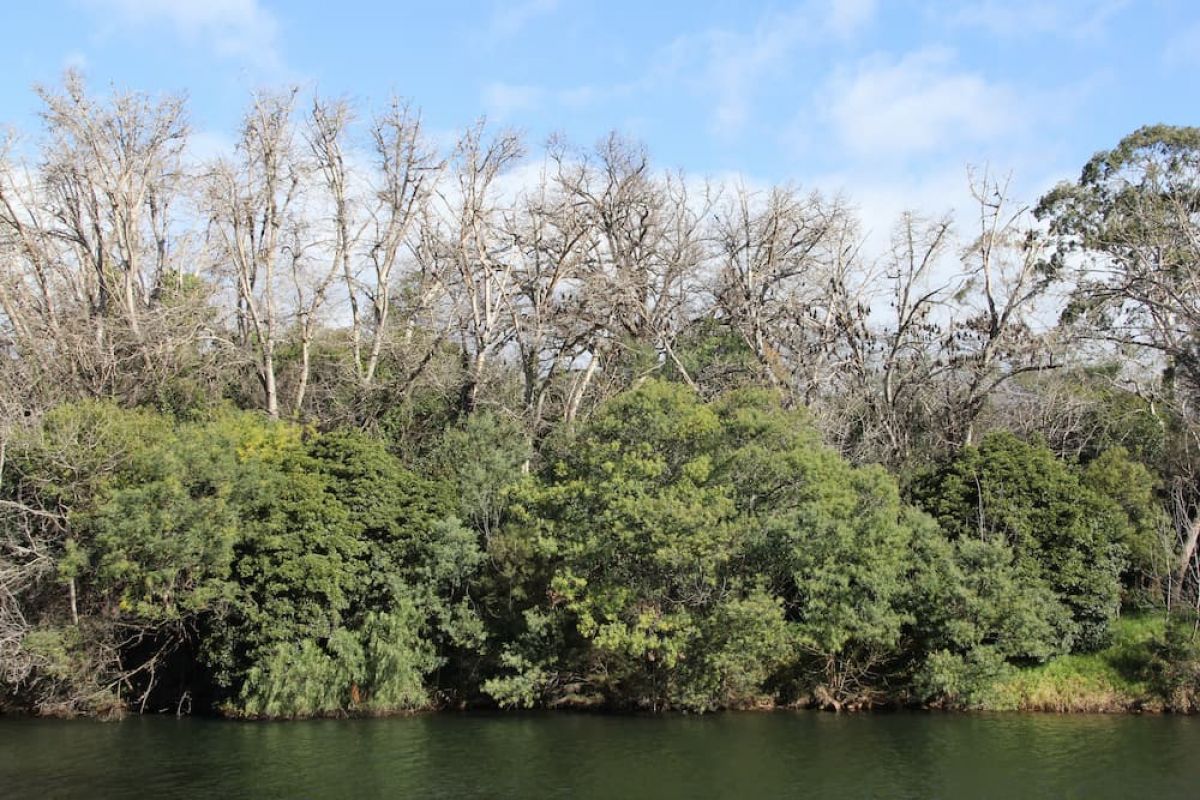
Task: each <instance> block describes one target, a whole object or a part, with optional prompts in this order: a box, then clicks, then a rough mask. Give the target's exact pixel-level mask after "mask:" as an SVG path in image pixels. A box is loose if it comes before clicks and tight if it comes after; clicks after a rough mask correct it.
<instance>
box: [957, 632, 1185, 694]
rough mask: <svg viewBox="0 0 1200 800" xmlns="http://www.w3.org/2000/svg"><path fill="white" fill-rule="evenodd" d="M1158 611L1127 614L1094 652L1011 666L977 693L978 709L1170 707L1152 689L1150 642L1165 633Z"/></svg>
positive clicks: (1152, 653)
mask: <svg viewBox="0 0 1200 800" xmlns="http://www.w3.org/2000/svg"><path fill="white" fill-rule="evenodd" d="M1165 629H1166V620H1165V619H1164V618H1163V617H1162V616H1158V615H1145V616H1136V615H1135V616H1127V617H1123V618H1121V619H1118V620H1116V621H1115V622H1114V624H1113V626H1112V641H1111V643H1110V644H1109V645H1108V646H1107V647H1105V648H1104V649H1102V650H1098V651H1096V652H1094V653H1073V654H1070V655H1065V656H1061V657H1059V658H1056V659H1054V660H1053V661H1050V662H1047V663H1045V664H1041V665H1038V666H1034V667H1025V668H1022V669H1019V670H1016V671H1015V672H1014V673H1013V674H1011V675H1008V676H1006V677H1004V678H1002V679H1000V680H998V681H996V682H995V683H994V684H993V685H992V686H991V687H990V688H989V689H988V690H986V691H985V692H984V693H983V697H984V700H983V702H981V703H980V704H979V708H980V709H981V710H988V711H1039V712H1052V713H1106V714H1112V713H1155V712H1163V711H1167V710H1170V709H1169V704H1168V701H1167V698H1165V697H1164V696H1162V695H1161V694H1160V693H1159V692H1157V691H1156V689H1155V686H1154V684H1153V681H1152V679H1151V676H1152V674H1153V665H1154V652H1153V646H1154V643H1155V642H1158V641H1161V640H1162V638H1163V636H1164V635H1165Z"/></svg>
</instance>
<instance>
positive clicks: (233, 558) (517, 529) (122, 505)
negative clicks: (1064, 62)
mask: <svg viewBox="0 0 1200 800" xmlns="http://www.w3.org/2000/svg"><path fill="white" fill-rule="evenodd" d="M532 455H533V454H532V453H531V451H530V450H529V445H528V442H527V440H526V439H525V438H524V436H523V435H522V434H521V432H520V430H519V429H517V428H514V427H512V426H509V425H507V424H506V423H504V422H502V421H501V420H500V419H498V418H495V417H492V416H490V415H487V414H478V415H474V416H472V417H471V418H469V419H468V420H467V421H466V423H465V424H464V425H461V426H453V427H450V428H448V429H447V430H446V432H445V434H444V435H443V436H442V437H441V438H440V443H439V444H438V445H437V446H436V447H433V448H431V449H430V450H429V451H428V452H427V453H425V454H423V455H420V456H419V458H418V459H417V461H418V462H419V463H420V464H422V465H423V466H422V469H423V470H424V471H425V472H426V473H427V474H428V475H429V476H430V477H421V476H419V475H418V474H416V473H414V472H413V471H411V470H410V469H408V468H406V467H405V466H404V465H403V462H402V461H401V459H400V458H399V457H398V456H397V455H396V454H395V453H394V452H392V451H391V450H390V449H389V447H388V444H387V442H386V440H383V439H380V438H374V437H370V436H367V435H365V434H362V433H358V432H353V431H348V430H341V429H334V430H330V431H328V432H319V431H317V430H314V429H308V428H303V427H300V426H297V425H295V424H292V423H288V422H278V421H268V420H265V419H263V418H261V417H259V416H256V415H253V414H249V413H244V412H233V411H224V410H217V411H211V412H205V413H202V414H200V415H199V416H196V417H192V418H190V419H186V420H173V419H172V418H170V417H166V416H162V415H159V414H155V413H151V412H146V411H123V410H120V409H119V408H117V407H115V406H113V405H109V404H104V403H81V404H74V405H64V406H61V407H60V408H58V409H56V410H55V411H54V412H52V413H50V414H48V415H46V417H45V418H44V419H43V421H42V423H41V425H40V426H39V427H38V428H37V429H34V430H31V431H30V433H29V434H28V436H26V437H25V438H22V439H20V440H18V441H15V442H13V443H12V444H11V445H10V451H9V456H8V465H7V468H6V469H7V478H6V482H5V489H4V491H5V497H6V498H7V499H9V500H10V501H11V502H21V503H24V504H27V505H29V504H32V503H33V502H34V501H36V502H37V503H38V507H39V508H43V509H53V510H54V511H53V512H50V511H47V515H46V516H45V517H44V518H42V517H39V518H36V519H37V520H41V521H40V522H36V523H35V524H41V525H44V530H42V531H41V534H42V535H43V537H44V541H46V542H47V543H48V545H49V546H50V548H51V549H49V550H47V552H46V557H47V558H48V559H50V560H51V561H52V563H53V567H52V569H50V570H49V571H47V573H46V578H45V580H44V581H42V582H41V583H40V584H39V585H37V586H36V587H31V591H33V592H36V593H37V596H38V597H40V598H41V599H40V600H39V601H38V607H40V608H42V609H43V611H42V615H41V618H40V620H38V621H37V624H36V626H35V627H34V629H33V630H32V631H31V632H30V633H29V634H28V635H27V636H26V637H25V639H24V641H23V642H22V644H21V648H22V651H21V652H22V656H23V657H25V658H26V659H27V660H28V664H29V668H28V671H27V673H26V675H24V676H23V677H22V679H21V680H20V681H14V682H11V683H9V684H7V686H6V692H7V694H8V698H9V701H8V702H9V703H10V704H13V705H17V706H21V705H31V706H33V707H36V708H40V709H42V710H43V711H49V710H55V709H57V710H59V711H103V710H104V709H106V708H114V707H119V706H121V705H122V704H129V703H136V704H137V705H138V707H143V706H145V707H149V708H175V707H178V706H179V705H180V704H181V703H183V702H184V701H185V700H186V701H187V702H188V703H189V704H190V703H192V702H200V703H204V704H206V705H208V706H211V707H213V708H215V709H218V710H220V711H222V712H224V713H227V714H235V715H248V716H268V717H277V716H297V715H322V714H335V713H347V712H349V713H387V712H395V711H400V710H405V709H418V708H425V707H429V706H433V705H437V704H440V703H446V702H461V703H479V702H484V703H488V702H492V703H497V704H499V705H501V706H538V705H545V706H561V705H575V706H593V705H604V706H609V707H630V708H647V709H655V710H660V709H683V710H695V711H703V710H710V709H716V708H724V707H737V706H748V705H760V704H771V703H816V704H818V705H822V706H829V707H834V708H843V707H862V706H869V705H873V704H877V703H881V702H928V703H943V704H951V705H957V704H964V705H978V704H982V703H985V702H986V701H987V697H989V695H988V692H989V691H994V687H995V686H996V685H998V684H997V682H998V681H999V682H1002V681H1003V680H1004V679H1006V678H1009V677H1011V675H1012V674H1013V672H1012V670H1013V669H1015V668H1017V667H1019V666H1024V665H1029V664H1037V663H1044V662H1047V661H1048V660H1050V659H1052V658H1054V657H1056V656H1061V655H1064V654H1067V653H1071V652H1086V651H1089V650H1092V649H1095V648H1096V647H1099V646H1101V645H1103V644H1104V643H1105V642H1106V641H1107V635H1108V631H1109V628H1110V626H1111V624H1112V622H1113V620H1114V618H1115V616H1116V614H1117V613H1118V610H1119V608H1120V606H1121V599H1122V594H1123V592H1125V593H1126V594H1127V595H1129V596H1132V594H1131V593H1132V592H1133V590H1134V589H1136V588H1137V587H1138V586H1140V585H1141V584H1140V583H1138V581H1139V578H1138V576H1139V575H1140V573H1139V572H1138V570H1139V569H1142V568H1144V567H1146V565H1147V564H1150V563H1151V562H1153V560H1154V558H1156V557H1158V556H1157V555H1156V553H1157V551H1156V549H1155V548H1159V547H1161V542H1160V541H1159V539H1158V538H1156V537H1158V536H1159V531H1160V529H1159V527H1158V526H1157V525H1156V524H1155V515H1156V514H1159V513H1161V512H1159V511H1157V508H1158V507H1157V505H1156V504H1155V500H1154V495H1153V484H1152V480H1151V478H1150V475H1149V473H1147V472H1146V470H1145V469H1144V468H1143V467H1141V466H1140V465H1139V464H1137V463H1135V462H1131V461H1130V460H1129V458H1128V455H1127V454H1126V453H1125V452H1124V451H1122V450H1109V451H1106V452H1105V453H1103V454H1102V455H1100V456H1098V457H1096V458H1095V459H1093V460H1092V461H1091V462H1090V463H1088V464H1087V465H1086V466H1082V467H1081V466H1078V465H1075V464H1070V463H1067V462H1065V461H1063V460H1061V459H1059V458H1056V457H1055V456H1054V455H1053V454H1052V453H1051V452H1050V451H1049V450H1047V449H1046V448H1045V447H1044V446H1042V445H1040V444H1036V443H1033V444H1031V443H1026V442H1023V441H1020V440H1018V439H1016V438H1014V437H1012V436H1011V435H993V436H989V437H987V438H985V439H984V440H983V441H982V442H981V443H980V445H979V446H978V447H968V448H965V449H963V450H962V451H961V452H960V453H959V454H958V455H957V456H956V457H955V458H953V459H951V460H949V461H947V462H946V463H945V464H944V465H943V466H942V467H940V468H939V469H937V470H935V471H932V472H930V473H929V474H927V475H925V476H923V477H922V478H920V479H919V480H917V481H915V482H914V484H913V488H912V490H911V498H912V501H913V502H914V503H915V505H910V504H909V502H907V501H905V500H904V499H903V498H902V496H901V492H900V490H899V487H898V486H897V484H896V481H895V480H894V479H893V478H892V477H891V476H890V475H888V473H886V472H885V471H884V470H882V469H881V468H878V467H855V466H852V465H851V464H849V463H848V462H846V461H845V460H844V459H843V458H842V457H841V456H839V455H838V454H837V453H835V452H834V451H832V450H830V449H829V448H828V447H826V446H825V445H824V444H822V443H821V441H820V437H819V436H818V435H817V433H816V432H815V430H814V429H813V428H812V426H811V425H810V424H809V423H808V421H807V419H806V417H805V414H804V412H802V411H797V410H787V409H785V408H784V407H783V406H782V405H781V403H780V401H779V399H778V397H777V396H776V395H775V394H773V393H771V392H768V391H764V390H759V389H739V390H734V391H731V392H728V393H725V394H723V395H720V396H718V397H716V398H714V399H712V400H710V401H707V402H706V401H704V400H703V399H701V398H700V397H699V396H698V395H697V394H696V393H695V392H693V391H692V390H691V389H689V388H687V387H686V386H684V385H683V384H681V383H672V382H666V381H647V382H644V383H643V384H642V385H641V386H640V387H639V388H637V389H634V390H631V391H629V392H626V393H624V394H621V395H618V396H617V397H615V398H614V399H613V400H611V401H610V402H608V403H607V404H605V405H604V406H603V407H601V408H600V409H599V410H598V412H597V413H596V414H595V415H593V416H592V417H591V418H590V419H589V420H588V421H587V422H586V423H584V424H582V425H581V426H580V427H579V428H578V429H577V430H574V431H569V430H564V431H561V432H560V433H558V434H556V435H555V436H554V437H551V438H550V439H548V440H547V441H546V442H545V443H544V445H543V447H542V451H541V453H540V456H539V458H538V459H537V461H536V468H535V469H532V470H527V469H526V467H527V466H528V465H529V463H530V458H531V457H532ZM60 514H61V516H59V515H60ZM71 604H73V606H72V605H71ZM1164 646H1165V645H1164ZM1162 680H1163V681H1171V684H1170V686H1171V689H1170V691H1172V692H1176V693H1177V694H1179V693H1180V692H1186V689H1185V688H1182V689H1181V688H1179V687H1180V686H1186V684H1185V683H1181V681H1183V680H1184V679H1183V678H1180V677H1178V676H1177V675H1176V674H1175V673H1174V672H1169V673H1168V672H1163V678H1162ZM1179 696H1181V697H1182V696H1185V695H1182V694H1180V695H1179ZM1186 696H1190V695H1186ZM147 704H149V705H147Z"/></svg>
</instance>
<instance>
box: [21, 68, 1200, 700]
mask: <svg viewBox="0 0 1200 800" xmlns="http://www.w3.org/2000/svg"><path fill="white" fill-rule="evenodd" d="M41 97H42V100H43V101H44V104H45V109H44V114H43V117H42V119H43V121H44V123H45V131H44V132H45V134H46V136H45V139H44V141H43V142H42V144H41V146H40V148H39V149H38V152H39V155H40V157H41V160H40V161H38V162H37V163H30V164H28V165H23V164H20V163H18V162H16V161H12V160H11V157H10V155H9V154H8V153H7V152H0V253H3V260H2V262H0V268H2V270H3V274H2V275H0V363H2V364H3V368H2V369H0V710H8V709H17V710H29V711H33V712H35V713H42V714H64V715H68V714H95V715H105V714H117V713H123V712H125V711H129V710H137V711H168V712H179V713H181V712H186V711H189V710H194V711H209V712H215V713H222V714H227V715H231V716H245V717H293V716H312V715H336V714H348V713H353V714H384V713H398V712H404V711H411V710H416V709H424V708H434V707H447V706H454V707H464V706H472V705H496V706H500V707H506V708H508V707H537V706H541V707H561V706H570V707H607V708H620V709H648V710H654V711H658V710H667V709H671V710H683V711H689V712H692V711H694V712H703V711H709V710H712V709H719V708H727V707H746V706H766V705H814V706H820V707H826V708H834V709H843V708H866V707H872V706H877V705H881V704H911V705H929V706H943V707H1020V708H1033V707H1049V708H1059V707H1062V708H1067V707H1072V708H1074V707H1086V708H1098V707H1106V706H1107V705H1112V706H1113V707H1123V708H1124V707H1134V706H1145V707H1166V708H1175V709H1180V710H1191V709H1193V708H1194V707H1196V706H1197V699H1196V698H1197V696H1198V695H1200V688H1198V682H1197V671H1196V665H1197V663H1200V658H1198V657H1197V650H1196V647H1197V645H1196V642H1197V641H1198V640H1200V636H1198V635H1197V628H1196V626H1195V625H1194V621H1191V617H1190V616H1189V615H1190V614H1192V613H1194V612H1195V611H1197V610H1200V444H1198V443H1200V412H1198V410H1197V409H1200V404H1197V403H1196V399H1197V397H1200V366H1198V365H1200V359H1198V358H1197V352H1198V348H1197V342H1200V269H1198V267H1197V265H1198V264H1200V259H1198V258H1197V242H1200V235H1198V233H1197V232H1198V231H1200V199H1198V198H1200V129H1195V128H1172V127H1168V126H1152V127H1148V128H1144V129H1141V130H1139V131H1137V132H1135V133H1134V134H1132V135H1131V136H1129V137H1126V139H1124V140H1122V141H1121V142H1120V143H1119V144H1118V146H1117V147H1116V148H1115V149H1113V150H1111V151H1107V152H1103V153H1099V154H1097V156H1096V157H1095V158H1093V159H1092V160H1091V161H1090V162H1089V163H1088V164H1087V165H1086V166H1085V168H1084V170H1083V172H1082V174H1081V175H1080V178H1079V179H1078V180H1077V181H1076V182H1073V183H1065V184H1063V185H1061V186H1059V187H1058V188H1056V189H1055V190H1054V191H1052V192H1051V193H1049V194H1048V195H1047V196H1046V197H1045V198H1043V200H1042V202H1041V203H1040V204H1039V206H1038V211H1037V214H1038V215H1039V216H1040V217H1041V219H1042V220H1043V224H1036V223H1035V221H1034V220H1033V218H1032V217H1027V216H1025V215H1024V214H1022V213H1019V212H1018V213H1014V212H1013V210H1012V208H1010V199H1009V198H1008V197H1007V195H1006V190H1005V187H1004V186H1003V185H997V184H995V183H994V182H992V181H990V180H989V179H988V178H986V177H984V178H983V179H982V180H981V181H980V182H978V184H977V185H975V186H973V190H974V191H973V194H974V196H975V197H976V199H977V200H978V201H979V203H980V207H979V221H980V223H981V224H980V226H979V230H978V232H977V233H978V235H977V236H975V235H974V234H972V235H973V236H975V238H970V239H966V238H957V236H956V234H955V233H954V231H953V226H952V224H951V222H950V221H949V220H948V219H947V220H942V219H939V218H926V217H922V216H920V215H917V214H905V215H903V216H902V217H901V219H900V220H899V221H898V223H897V225H896V227H895V228H894V230H893V236H892V238H891V241H890V247H888V248H886V249H885V250H886V251H885V252H881V253H878V254H877V255H875V256H871V255H868V254H867V250H868V249H869V248H868V247H867V240H866V239H865V238H864V233H863V230H862V226H861V225H860V222H859V220H858V219H857V218H856V216H855V214H854V212H853V209H852V208H851V207H850V206H849V205H848V204H847V203H845V202H844V201H842V200H841V199H840V198H824V197H822V196H820V195H819V194H812V195H808V194H806V193H803V192H801V191H799V190H798V189H796V188H795V187H788V186H780V187H774V188H772V189H770V190H769V191H764V192H758V191H752V190H750V189H748V188H746V187H744V186H742V187H734V186H727V187H722V186H715V185H714V186H710V187H707V189H706V192H705V198H704V200H703V202H700V201H699V200H700V198H699V197H696V196H689V189H688V185H689V182H688V181H681V180H680V178H679V176H676V175H673V174H665V173H663V174H660V173H656V172H655V171H654V170H653V169H651V168H650V166H649V163H648V161H647V157H646V154H645V152H644V151H643V150H642V149H641V148H640V147H638V146H637V145H635V144H634V143H630V142H626V141H623V140H621V139H620V138H619V137H616V136H613V137H610V138H609V139H607V140H605V141H604V142H602V143H601V144H600V145H599V146H598V147H597V149H596V150H595V152H589V153H584V152H582V151H580V152H575V151H573V150H572V149H571V148H569V147H567V146H566V145H564V144H563V143H562V142H557V141H556V142H555V143H552V144H551V145H550V147H549V148H548V150H547V151H546V152H545V153H544V154H543V155H544V159H543V162H542V164H541V165H540V168H539V169H538V170H533V171H530V172H529V173H528V175H525V173H518V172H517V169H518V167H519V159H520V158H521V157H522V153H523V146H522V143H521V141H520V139H519V137H517V136H516V135H514V134H512V133H509V132H494V133H493V132H490V131H489V130H488V129H487V128H486V126H485V125H483V124H482V123H480V125H478V126H476V127H473V128H471V129H470V130H468V131H467V132H465V133H464V135H463V136H462V137H461V138H460V140H459V141H458V142H457V144H456V145H455V147H454V148H453V150H452V152H451V153H448V154H446V155H445V158H443V157H442V155H440V154H439V152H438V147H437V146H436V145H435V144H434V143H432V142H430V141H427V140H426V137H425V135H424V134H423V133H422V128H421V122H420V115H419V114H416V113H413V112H411V111H410V110H409V109H408V107H407V106H404V105H403V104H399V103H395V104H392V105H391V106H390V111H385V112H382V113H381V114H380V115H376V116H374V117H372V118H371V119H370V122H369V131H367V130H362V131H359V128H357V127H356V123H355V122H354V120H355V114H354V113H353V111H352V109H351V108H350V107H349V105H347V104H343V103H337V102H329V101H324V100H322V99H320V98H314V102H313V103H312V105H311V109H310V110H308V111H305V112H304V113H301V111H300V105H298V104H297V94H296V93H295V92H284V93H280V94H276V95H268V94H264V95H261V96H259V97H257V98H256V101H255V104H254V107H253V109H252V110H251V111H250V112H249V113H248V114H247V116H246V118H245V120H244V125H243V128H242V131H241V136H240V137H239V139H238V145H237V147H236V148H235V149H234V152H233V153H231V154H230V155H229V157H228V158H225V159H221V160H220V161H219V162H217V163H211V164H206V165H203V167H202V168H201V167H199V166H197V165H196V164H193V161H194V160H195V159H193V158H192V157H191V156H194V155H195V154H194V153H191V154H190V155H189V151H187V150H186V136H187V132H186V125H185V124H184V123H183V120H184V118H185V115H184V106H183V102H182V100H178V99H171V98H163V99H161V100H151V99H149V98H146V97H144V96H140V95H133V94H122V93H115V94H114V96H113V97H111V98H101V99H93V98H90V97H89V96H88V94H87V92H86V89H85V87H84V86H83V83H82V81H81V80H80V79H79V78H78V76H70V75H69V76H68V77H67V79H66V81H65V82H64V86H63V91H62V93H56V92H54V91H49V90H47V91H43V92H41ZM352 131H359V132H361V133H363V134H367V135H364V136H358V135H357V134H355V135H353V136H352V135H351V132H352ZM356 142H359V143H361V142H369V143H370V146H371V150H370V157H359V156H362V155H364V154H363V153H360V152H358V151H357V149H356V148H357V144H356ZM351 153H354V154H355V157H353V158H351V157H349V155H350V154H351ZM533 172H536V173H537V178H536V180H535V181H534V185H529V186H523V187H521V188H512V187H510V186H509V182H510V181H512V184H513V186H515V185H516V184H517V183H521V180H525V178H522V179H521V180H513V179H514V178H516V177H517V176H518V175H525V177H526V178H528V177H530V176H532V174H533ZM89 198H90V199H89ZM97 198H103V200H100V199H97ZM169 207H170V208H180V207H187V208H188V209H189V211H188V212H187V214H186V215H185V217H184V218H175V217H171V218H169V219H168V218H167V217H166V209H167V208H169ZM1061 297H1067V298H1069V300H1068V301H1067V303H1066V305H1065V307H1063V308H1062V309H1060V315H1059V319H1058V320H1057V321H1050V320H1048V319H1047V314H1046V313H1045V312H1047V311H1048V310H1052V309H1053V304H1054V303H1055V301H1056V300H1057V299H1058V298H1061ZM1131 619H1136V620H1152V621H1153V622H1147V623H1145V625H1144V627H1138V626H1139V625H1141V624H1142V623H1140V622H1137V623H1133V622H1130V620H1131ZM1154 626H1157V627H1154ZM1134 628H1137V630H1141V631H1149V633H1148V634H1147V635H1146V636H1145V637H1142V638H1137V637H1132V638H1131V635H1128V634H1130V630H1132V629H1134ZM1114 631H1115V633H1114ZM1139 635H1140V634H1139ZM1134 639H1136V641H1134ZM1131 664H1136V665H1137V666H1136V668H1134V667H1131V666H1129V665H1131ZM1088 687H1092V689H1094V690H1095V692H1097V693H1098V694H1097V695H1096V696H1095V697H1100V699H1099V700H1096V699H1095V697H1093V698H1092V699H1091V700H1089V699H1087V698H1086V697H1082V695H1086V694H1087V692H1088V691H1091V689H1089V688H1088ZM1139 693H1140V694H1139ZM1141 695H1145V697H1142V696H1141ZM1135 696H1136V697H1135ZM1131 698H1133V699H1131Z"/></svg>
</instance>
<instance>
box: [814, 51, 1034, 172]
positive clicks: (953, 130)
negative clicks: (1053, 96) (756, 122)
mask: <svg viewBox="0 0 1200 800" xmlns="http://www.w3.org/2000/svg"><path fill="white" fill-rule="evenodd" d="M823 95H824V96H823V97H822V98H821V100H822V104H823V105H826V106H827V107H828V109H829V111H828V115H829V118H830V121H831V122H832V123H833V128H834V132H835V134H836V136H837V138H838V141H839V142H840V143H841V144H842V145H843V146H844V147H845V148H846V149H847V150H849V151H850V152H851V153H852V154H853V155H855V156H857V157H860V158H893V159H894V158H897V157H906V156H912V155H920V154H924V153H929V152H933V151H939V150H944V149H945V148H947V147H949V146H954V145H960V144H963V143H970V142H985V141H992V140H996V139H999V138H1001V137H1004V136H1006V135H1008V134H1010V133H1012V132H1013V131H1014V130H1016V129H1017V128H1019V127H1021V126H1023V125H1024V124H1025V122H1026V121H1027V120H1028V118H1029V112H1028V109H1026V108H1025V107H1023V106H1022V104H1021V102H1020V101H1019V99H1018V97H1017V94H1016V92H1015V91H1014V90H1013V89H1011V88H1009V87H1007V86H1005V85H1003V84H998V83H993V82H991V81H989V80H988V79H986V78H985V77H983V76H982V75H979V74H976V73H971V72H965V71H960V70H959V69H958V68H957V67H956V64H955V60H954V54H953V52H952V51H950V50H947V49H943V48H932V49H927V50H921V51H917V52H915V53H910V54H908V55H906V56H904V57H903V58H901V59H900V60H898V61H892V60H889V59H886V58H882V57H875V58H872V59H868V60H867V61H866V62H863V63H861V64H860V65H859V66H858V67H857V68H856V69H853V70H851V71H842V72H840V73H839V74H837V75H836V76H835V77H834V78H833V79H832V81H831V82H830V84H829V85H828V86H827V87H826V89H825V90H824V92H823Z"/></svg>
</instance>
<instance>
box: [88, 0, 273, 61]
mask: <svg viewBox="0 0 1200 800" xmlns="http://www.w3.org/2000/svg"><path fill="white" fill-rule="evenodd" d="M85 2H86V5H88V6H89V7H91V8H92V9H94V10H95V11H97V12H99V13H101V14H103V15H105V16H106V18H107V19H108V21H109V22H110V23H111V24H112V25H114V26H120V27H128V28H134V29H139V30H142V29H161V28H167V29H169V30H170V31H171V32H172V33H173V34H174V35H176V36H178V37H180V38H182V39H184V40H185V41H188V42H191V43H197V44H203V45H205V46H208V47H211V48H212V49H213V50H214V51H215V52H216V53H217V54H218V55H220V56H224V57H228V58H234V59H239V60H243V61H246V62H248V63H251V64H253V65H255V66H257V67H261V68H264V69H280V68H281V67H282V58H281V56H280V53H279V41H278V35H279V24H278V21H277V20H276V19H275V16H274V15H273V14H271V12H270V11H268V10H267V9H265V8H263V6H262V5H261V4H260V3H259V2H258V0H85Z"/></svg>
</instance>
